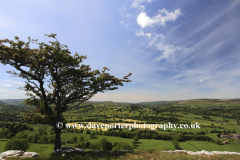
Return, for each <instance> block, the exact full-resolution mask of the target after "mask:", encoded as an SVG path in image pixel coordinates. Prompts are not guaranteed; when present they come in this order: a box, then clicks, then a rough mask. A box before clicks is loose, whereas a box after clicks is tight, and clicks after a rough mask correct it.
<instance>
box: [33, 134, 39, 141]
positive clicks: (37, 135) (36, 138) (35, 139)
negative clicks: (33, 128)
mask: <svg viewBox="0 0 240 160" xmlns="http://www.w3.org/2000/svg"><path fill="white" fill-rule="evenodd" d="M38 139H39V134H38V133H35V134H34V135H33V138H32V143H37V142H38Z"/></svg>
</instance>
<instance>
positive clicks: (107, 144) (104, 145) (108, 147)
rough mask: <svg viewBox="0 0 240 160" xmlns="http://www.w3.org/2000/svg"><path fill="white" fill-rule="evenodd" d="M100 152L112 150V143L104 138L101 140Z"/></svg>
mask: <svg viewBox="0 0 240 160" xmlns="http://www.w3.org/2000/svg"><path fill="white" fill-rule="evenodd" d="M101 146H102V150H112V147H113V146H112V143H111V142H109V141H108V140H107V139H106V138H102V139H101Z"/></svg>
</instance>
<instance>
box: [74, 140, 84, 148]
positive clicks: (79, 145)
mask: <svg viewBox="0 0 240 160" xmlns="http://www.w3.org/2000/svg"><path fill="white" fill-rule="evenodd" d="M75 147H76V148H80V149H83V148H85V143H84V142H83V141H80V142H79V143H77V144H76V145H75Z"/></svg>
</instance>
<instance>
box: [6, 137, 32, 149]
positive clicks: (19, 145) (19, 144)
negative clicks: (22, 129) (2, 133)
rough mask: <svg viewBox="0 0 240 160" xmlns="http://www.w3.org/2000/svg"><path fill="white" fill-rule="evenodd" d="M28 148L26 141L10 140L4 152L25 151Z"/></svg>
mask: <svg viewBox="0 0 240 160" xmlns="http://www.w3.org/2000/svg"><path fill="white" fill-rule="evenodd" d="M28 148H29V144H28V141H27V139H10V140H8V141H7V143H6V146H5V151H7V150H22V151H26V150H27V149H28Z"/></svg>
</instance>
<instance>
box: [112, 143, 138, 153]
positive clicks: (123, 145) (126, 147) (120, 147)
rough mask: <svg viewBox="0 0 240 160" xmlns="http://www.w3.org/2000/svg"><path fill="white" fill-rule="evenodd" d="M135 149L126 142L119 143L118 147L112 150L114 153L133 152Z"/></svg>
mask: <svg viewBox="0 0 240 160" xmlns="http://www.w3.org/2000/svg"><path fill="white" fill-rule="evenodd" d="M133 149H134V147H133V146H132V145H130V144H129V143H127V142H124V141H120V142H118V144H117V146H116V147H114V148H113V149H112V150H113V151H121V150H130V151H131V150H133Z"/></svg>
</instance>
